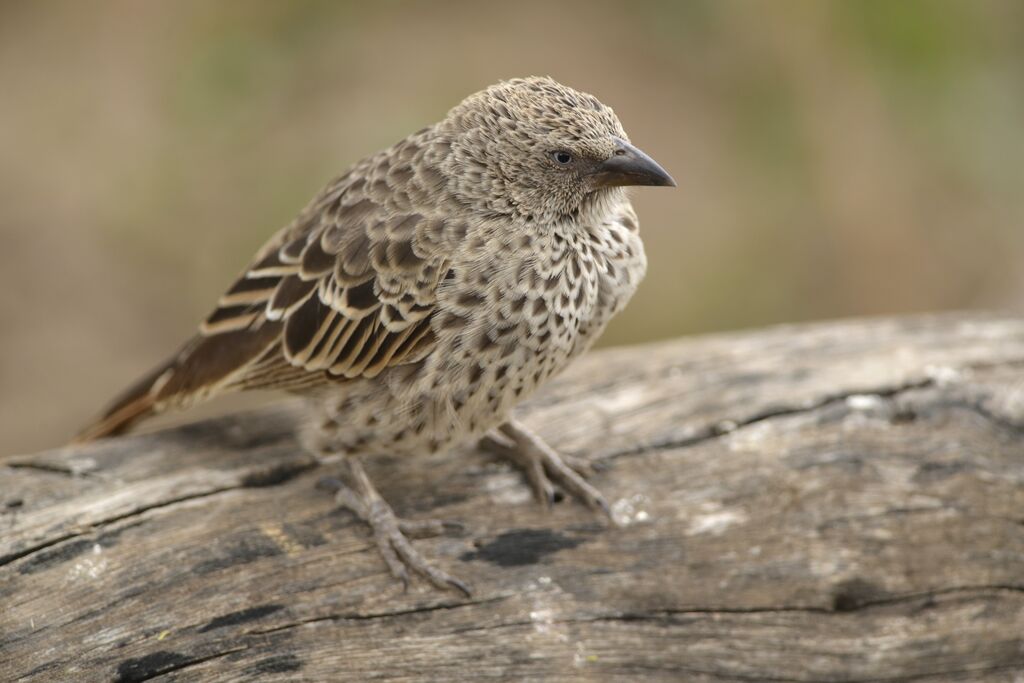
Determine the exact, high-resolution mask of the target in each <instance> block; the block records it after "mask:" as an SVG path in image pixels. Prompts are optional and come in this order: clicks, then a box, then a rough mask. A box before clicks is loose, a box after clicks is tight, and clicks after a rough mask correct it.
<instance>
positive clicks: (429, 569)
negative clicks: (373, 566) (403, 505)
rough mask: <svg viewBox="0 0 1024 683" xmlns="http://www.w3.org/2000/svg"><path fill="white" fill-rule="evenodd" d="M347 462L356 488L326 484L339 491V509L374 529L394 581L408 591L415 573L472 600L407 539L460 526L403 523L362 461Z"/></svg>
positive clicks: (457, 582) (349, 459)
mask: <svg viewBox="0 0 1024 683" xmlns="http://www.w3.org/2000/svg"><path fill="white" fill-rule="evenodd" d="M346 461H347V462H348V468H349V472H350V473H351V475H352V483H353V485H354V486H353V488H350V487H348V486H346V485H345V484H344V483H342V482H341V481H338V480H336V479H329V480H325V481H324V484H325V485H326V486H328V487H330V488H332V489H335V491H336V492H335V501H336V502H337V503H338V505H340V506H342V507H344V508H347V509H349V510H351V511H352V512H353V513H355V515H356V516H357V517H359V519H361V520H363V521H364V522H366V523H367V524H368V525H369V526H370V529H371V530H372V531H373V538H374V540H375V541H376V542H377V549H378V550H379V551H380V554H381V557H383V558H384V562H385V563H386V564H387V566H388V569H389V570H391V573H392V574H393V575H394V577H395V578H396V579H399V580H401V582H402V583H403V584H404V585H405V586H406V587H408V585H409V569H412V570H413V571H416V572H418V573H419V574H420V575H422V576H423V577H425V578H426V579H427V580H429V581H430V582H431V583H432V584H434V585H435V586H437V587H438V588H442V589H443V588H455V589H456V590H459V591H461V592H462V593H463V594H465V595H466V596H467V597H469V595H470V590H469V587H468V586H467V585H466V584H465V583H463V582H462V581H460V580H459V579H457V578H455V577H454V576H451V575H450V574H446V573H445V572H443V571H441V570H440V569H437V568H436V567H434V566H432V565H431V564H430V563H429V562H427V560H426V559H425V558H424V557H423V556H422V555H420V553H419V552H417V551H416V549H415V548H413V546H412V544H411V543H410V542H409V538H407V535H408V536H410V537H413V538H423V537H426V536H437V535H439V534H442V533H444V532H445V530H447V529H449V528H453V527H457V526H458V525H453V524H451V523H448V522H442V521H439V520H433V519H431V520H422V521H417V520H406V519H401V518H400V517H398V516H396V515H395V512H394V510H392V509H391V506H390V505H388V503H387V501H386V500H384V498H383V497H382V496H381V495H380V493H378V491H377V489H376V487H374V485H373V482H371V481H370V477H369V476H368V475H367V474H366V470H365V469H363V464H362V463H361V462H360V461H359V459H358V458H356V457H355V456H348V457H347V458H346Z"/></svg>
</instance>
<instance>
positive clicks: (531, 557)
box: [459, 529, 583, 567]
mask: <svg viewBox="0 0 1024 683" xmlns="http://www.w3.org/2000/svg"><path fill="white" fill-rule="evenodd" d="M582 542H583V541H582V540H578V539H574V538H569V537H567V536H564V535H562V534H560V533H558V532H556V531H552V530H550V529H513V530H511V531H506V532H504V533H502V534H501V535H499V536H498V537H497V538H495V539H494V540H493V541H489V542H487V543H484V544H483V545H481V546H479V547H478V548H477V550H476V551H474V552H468V553H464V554H463V555H462V556H461V557H460V558H459V559H460V560H462V561H463V562H470V561H473V560H483V561H485V562H490V563H491V564H495V565H498V566H499V567H519V566H522V565H529V564H537V563H538V562H540V561H541V560H543V559H545V558H546V557H547V556H548V555H552V554H554V553H557V552H558V551H559V550H569V549H572V548H575V547H576V546H578V545H579V544H580V543H582Z"/></svg>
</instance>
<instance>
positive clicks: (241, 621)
mask: <svg viewBox="0 0 1024 683" xmlns="http://www.w3.org/2000/svg"><path fill="white" fill-rule="evenodd" d="M296 414H297V409H296V404H294V403H289V404H285V405H284V406H281V407H277V408H274V409H269V410H263V411H258V412H254V413H248V414H242V415H238V416H235V417H230V418H224V419H218V420H214V421H209V422H205V423H200V424H194V425H190V426H186V427H182V428H178V429H173V430H168V431H164V432H159V433H155V434H150V435H142V436H133V437H127V438H121V439H116V440H111V441H107V442H102V443H97V444H94V445H90V446H86V447H77V448H65V449H61V450H55V451H50V452H46V453H41V454H37V455H32V456H19V457H9V458H6V459H4V460H2V461H0V506H4V507H3V509H2V515H0V530H2V532H0V680H40V681H63V680H74V681H89V680H110V679H116V680H122V681H142V680H150V679H162V680H211V681H226V680H239V679H242V680H245V679H252V678H260V680H316V681H324V680H353V681H361V680H371V679H373V680H405V681H412V680H593V681H607V680H621V681H636V680H664V681H668V680H689V681H732V680H737V681H739V680H742V681H752V680H753V681H761V680H772V681H812V680H813V681H869V680H871V681H877V680H886V681H911V680H913V681H917V680H936V681H938V680H979V681H1011V680H1018V681H1019V680H1020V678H1019V676H1020V675H1021V672H1022V671H1024V485H1022V484H1024V321H1021V320H1014V319H1007V318H1000V317H996V316H985V315H944V316H927V317H915V318H907V319H897V320H868V321H850V322H839V323H829V324H818V325H811V326H795V327H780V328H774V329H770V330H766V331H758V332H751V333H743V334H733V335H720V336H713V337H705V338H700V339H693V340H684V341H674V342H669V343H662V344H656V345H651V346H646V347H640V348H629V349H620V350H612V351H604V352H599V353H594V354H592V355H590V356H588V357H587V358H585V359H583V360H582V361H580V362H579V363H578V364H577V365H576V366H575V367H574V369H573V370H571V371H570V372H569V373H567V374H566V375H565V376H563V377H562V378H561V379H559V380H558V381H556V382H555V383H553V384H552V385H551V386H550V387H548V388H547V390H545V391H544V392H543V393H542V394H541V395H539V396H538V397H537V398H536V399H534V400H532V401H530V402H529V403H528V404H527V405H524V406H523V408H522V411H521V416H522V417H523V419H524V420H525V421H526V422H527V423H528V424H531V425H532V426H534V427H535V428H536V429H537V430H538V431H539V432H540V433H541V434H542V435H543V436H544V437H546V438H547V439H548V440H549V441H550V443H552V444H553V445H554V446H556V447H558V448H560V449H561V450H563V451H564V452H568V453H573V454H576V455H580V456H584V457H588V458H592V459H593V460H594V462H595V463H597V464H598V465H600V466H601V469H600V471H599V472H598V474H597V476H596V477H595V483H596V484H597V485H598V486H599V487H600V488H602V490H603V491H604V492H605V493H606V494H607V495H608V496H609V499H610V500H613V501H615V504H614V508H615V516H616V519H617V521H618V524H617V525H615V526H612V525H609V524H606V523H602V522H601V520H599V519H597V518H595V517H594V515H593V514H592V513H591V512H589V511H588V510H587V509H585V508H584V507H582V506H580V505H577V504H575V503H571V502H563V503H560V504H558V505H556V506H555V507H554V509H553V510H551V511H545V510H544V509H543V508H542V507H540V506H539V505H537V504H535V503H534V502H533V501H532V500H531V497H530V493H529V490H528V489H527V487H526V484H525V481H524V479H523V477H522V476H521V475H520V473H518V472H515V471H513V470H510V469H509V468H508V467H507V466H506V465H504V464H501V463H498V462H495V461H494V460H493V459H491V458H489V457H488V456H487V455H486V454H484V453H482V452H480V451H478V450H476V449H466V450H465V451H464V452H459V453H453V454H450V455H447V456H438V457H423V458H419V459H410V460H401V461H379V462H376V463H372V464H371V470H372V471H371V474H372V475H374V476H375V480H376V482H377V484H378V486H379V488H380V490H381V492H382V493H383V494H384V495H385V497H386V498H387V499H388V500H389V501H391V503H392V504H393V505H394V507H395V509H396V510H397V511H398V512H399V514H403V515H406V516H410V517H413V518H416V517H427V516H429V517H440V518H444V519H451V520H458V521H461V522H463V523H464V524H465V530H464V531H463V532H461V533H457V534H453V535H450V536H446V537H441V538H433V539H424V540H418V541H416V543H417V544H418V545H419V547H420V548H421V549H422V550H423V551H424V552H425V553H426V554H427V555H428V556H429V557H432V558H435V559H436V560H437V562H438V564H439V566H441V567H443V568H444V569H446V570H448V571H451V572H452V573H454V574H456V575H458V576H460V577H462V578H464V579H466V580H468V581H469V582H470V583H471V584H472V585H473V587H474V595H473V597H472V598H470V599H465V598H463V597H461V596H459V595H456V594H454V593H443V592H439V591H437V590H435V589H432V588H430V587H429V586H427V585H426V584H425V583H423V582H419V583H414V584H413V585H412V586H411V587H410V589H409V590H408V591H405V592H403V589H402V586H401V585H400V584H399V583H397V582H396V581H395V580H393V579H392V577H391V576H390V575H389V574H388V573H387V571H386V569H385V566H384V564H383V562H382V561H381V559H380V558H379V556H378V554H377V552H376V550H375V548H374V547H373V543H372V540H371V539H370V538H369V536H368V532H367V530H366V529H365V528H364V526H363V525H362V524H361V523H359V522H357V521H356V520H355V519H354V518H353V516H352V515H351V514H350V513H348V512H346V511H344V510H338V509H336V508H335V507H334V505H333V503H332V497H331V496H330V495H329V494H328V493H325V492H321V491H318V490H317V488H316V482H317V481H318V480H319V479H320V478H321V477H324V476H326V475H330V474H332V472H330V471H326V468H324V467H318V466H316V465H315V464H314V462H313V460H312V459H311V458H310V457H309V456H308V455H306V454H304V453H303V452H302V450H301V449H300V448H299V446H298V445H297V443H296V441H295V439H294V437H293V435H292V425H293V421H294V420H295V419H296Z"/></svg>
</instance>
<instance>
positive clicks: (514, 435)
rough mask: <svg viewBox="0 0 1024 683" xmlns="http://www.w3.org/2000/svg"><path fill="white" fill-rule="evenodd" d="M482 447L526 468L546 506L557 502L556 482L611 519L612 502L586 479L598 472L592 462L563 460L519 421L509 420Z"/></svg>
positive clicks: (487, 437) (563, 458)
mask: <svg viewBox="0 0 1024 683" xmlns="http://www.w3.org/2000/svg"><path fill="white" fill-rule="evenodd" d="M481 443H482V444H483V446H484V447H485V448H487V449H488V450H491V451H495V452H497V453H499V454H500V455H503V456H505V457H507V458H509V459H511V460H513V461H515V462H516V463H517V464H519V465H520V466H522V467H523V469H524V470H525V471H526V477H527V479H528V480H529V482H530V485H531V486H532V487H533V490H534V492H535V494H536V495H537V497H538V498H539V499H540V501H541V502H542V503H543V504H544V505H545V506H547V507H550V506H551V504H552V503H553V502H554V499H555V489H554V486H553V485H552V480H554V482H555V483H557V484H558V485H559V486H561V487H562V488H563V489H564V490H565V491H566V492H568V493H569V494H571V495H572V496H573V497H574V498H576V499H578V500H580V501H582V502H583V503H585V504H586V505H587V506H588V507H590V508H593V509H597V510H600V511H601V512H603V513H604V514H605V515H606V516H607V517H608V518H611V506H609V505H608V501H607V500H605V498H604V496H603V495H601V492H600V491H598V490H597V489H596V488H594V487H593V486H591V485H590V484H589V483H587V481H586V480H585V479H584V477H585V476H587V475H589V474H592V473H593V471H594V467H593V465H592V464H591V463H590V462H589V461H587V460H584V459H583V458H578V457H575V456H560V455H559V454H558V453H557V452H556V451H555V450H554V449H552V448H551V447H550V446H548V445H547V444H546V443H544V441H543V440H541V438H540V437H538V436H537V435H536V434H534V433H533V432H531V431H530V430H529V429H527V428H526V427H525V426H523V425H522V424H520V423H519V422H516V421H515V420H509V421H508V422H506V423H505V424H503V425H502V426H501V427H499V431H497V432H492V433H491V434H488V435H487V436H486V437H484V439H482V440H481Z"/></svg>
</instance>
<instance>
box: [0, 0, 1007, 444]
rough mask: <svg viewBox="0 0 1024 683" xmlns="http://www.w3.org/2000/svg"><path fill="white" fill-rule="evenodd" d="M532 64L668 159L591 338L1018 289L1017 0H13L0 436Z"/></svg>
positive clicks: (182, 313) (49, 438)
mask: <svg viewBox="0 0 1024 683" xmlns="http://www.w3.org/2000/svg"><path fill="white" fill-rule="evenodd" d="M529 74H550V75H552V76H553V77H555V78H556V79H558V80H560V81H562V82H564V83H566V84H569V85H571V86H573V87H576V88H578V89H581V90H585V91H589V92H592V93H594V94H595V95H597V96H598V97H599V98H601V99H602V100H603V101H604V102H605V103H607V104H609V105H611V106H612V107H614V108H615V110H616V112H617V113H618V114H619V117H620V118H621V119H622V121H623V123H624V125H625V126H626V129H627V130H628V131H629V132H630V135H631V137H632V139H633V141H634V142H635V143H636V144H637V145H639V146H640V147H641V148H643V149H645V150H646V151H648V152H649V153H651V154H652V155H653V156H654V157H655V158H656V159H658V160H659V161H660V162H661V163H662V164H663V165H664V166H665V167H666V168H668V169H669V170H670V171H671V172H672V173H673V175H674V176H675V177H676V179H677V180H678V181H679V188H678V189H676V190H672V191H668V190H638V191H635V192H634V197H635V205H636V207H637V210H638V212H639V214H640V218H641V230H642V232H643V235H644V238H645V240H646V242H647V245H648V253H649V256H650V271H649V275H648V278H647V280H646V282H645V283H644V285H643V286H642V288H641V290H640V292H639V293H638V294H637V296H636V298H635V299H634V302H633V304H632V305H631V306H630V308H628V309H627V311H626V312H625V313H624V314H623V315H622V316H621V317H620V318H619V319H617V320H616V321H615V322H614V324H613V325H612V327H611V328H610V329H609V331H608V333H607V335H606V337H605V338H604V342H603V343H604V344H624V343H633V342H641V341H645V340H651V339H659V338H665V337H671V336H676V335H682V334H694V333H700V332H705V331H713V330H723V329H731V328H739V327H750V326H757V325H765V324H769V323H776V322H790V321H800V320H809V319H816V318H834V317H840V316H862V315H875V314H885V313H897V312H909V311H922V310H936V309H953V308H992V307H1000V308H1008V309H1011V310H1018V311H1020V310H1021V309H1022V308H1024V258H1022V257H1024V229H1022V219H1024V171H1022V161H1024V134H1022V130H1024V3H1022V2H1019V1H1017V0H1006V1H1003V2H998V1H995V0H992V1H989V0H960V1H948V2H943V1H941V0H929V1H921V2H912V1H909V0H899V1H896V0H874V1H861V2H857V1H854V0H849V1H843V2H840V1H835V2H826V1H820V2H819V1H816V0H806V1H782V0H780V1H772V2H769V1H767V0H763V1H753V0H732V1H721V0H704V1H699V2H693V1H690V2H671V1H667V0H666V1H664V2H631V3H621V2H601V1H597V0H586V1H580V2H550V1H525V2H524V1H520V2H501V3H496V2H495V3H492V2H378V3H344V2H327V1H322V2H318V1H307V2H287V3H286V2H254V1H248V0H247V1H245V2H242V1H241V0H237V1H232V2H207V1H201V0H191V1H176V2H138V1H134V0H111V1H107V2H102V3H101V2H90V3H86V2H77V1H71V0H69V1H66V2H58V1H47V2H3V3H2V4H0V102H2V104H0V230H2V235H3V242H2V246H3V248H2V249H0V274H2V275H0V277H2V278H3V280H2V283H3V287H2V288H0V316H2V321H3V322H2V324H0V351H2V354H0V387H2V391H0V453H10V452H15V451H24V450H30V449H37V448H41V447H44V446H55V445H58V444H60V443H63V442H64V441H65V440H66V438H67V437H68V436H69V435H70V434H71V433H72V432H73V431H74V430H75V428H76V427H78V426H80V425H81V424H82V423H83V422H84V421H85V420H86V419H88V418H89V417H91V416H92V415H93V414H95V413H96V411H98V410H99V409H100V407H101V406H102V405H103V404H104V403H105V402H106V401H107V400H108V399H110V398H111V397H112V396H113V394H114V393H116V392H117V391H118V390H120V389H121V388H123V387H124V385H126V384H127V383H128V382H130V381H132V380H133V379H135V378H136V376H138V375H139V374H141V373H142V372H143V371H145V370H148V369H149V368H150V367H151V366H152V365H154V364H155V363H157V362H158V361H160V360H162V359H163V358H164V357H165V356H167V355H169V354H170V353H171V352H172V351H174V350H175V348H176V347H177V345H178V344H179V343H180V342H181V341H183V340H184V339H185V338H186V337H188V336H189V335H190V334H191V333H192V330H193V328H194V326H195V324H196V323H197V322H198V320H200V319H201V318H202V317H203V316H204V315H205V313H206V312H207V310H208V309H209V308H210V306H211V304H212V303H213V302H214V301H215V299H216V298H217V297H218V295H219V294H220V293H221V291H222V289H223V288H224V287H225V286H226V285H227V284H228V283H229V281H230V280H231V278H232V276H233V275H235V274H236V272H237V271H239V270H240V269H241V268H242V267H243V266H245V265H246V263H247V261H248V258H249V256H250V255H251V254H252V252H253V251H254V250H255V249H256V248H257V247H258V246H259V245H260V244H261V243H262V242H263V240H264V239H266V238H267V237H268V236H269V235H270V234H271V233H272V232H273V231H274V230H275V229H277V228H278V227H279V226H281V225H283V224H285V223H287V222H288V221H289V220H290V219H291V218H292V216H293V215H294V214H295V213H296V212H297V211H298V210H299V209H300V208H301V207H302V206H303V205H304V204H305V202H306V201H307V200H308V199H309V198H310V197H311V196H312V195H313V194H314V193H315V192H316V191H317V190H318V189H319V188H320V187H321V185H322V184H323V183H324V182H325V181H326V180H327V179H328V178H330V177H331V176H332V175H334V174H336V173H337V172H338V171H340V170H342V169H343V168H344V167H346V166H347V165H349V164H350V163H351V162H353V161H355V160H356V159H358V158H359V157H361V156H363V155H365V154H368V153H370V152H373V151H375V150H377V149H379V148H381V147H384V146H387V145H389V144H391V143H392V142H394V141H396V140H398V139H400V138H402V137H404V136H405V135H406V134H408V133H409V132H412V131H413V130H416V129H419V128H421V127H422V126H424V125H425V124H427V123H430V122H433V121H435V120H437V119H439V118H440V117H442V116H443V115H444V113H445V112H446V110H447V109H448V108H450V107H451V106H453V105H454V104H456V103H457V102H458V101H459V100H460V99H461V98H462V97H464V96H465V95H467V94H469V93H471V92H473V91H475V90H478V89H480V88H482V87H485V86H486V85H488V84H490V83H493V82H495V81H497V80H500V79H503V78H509V77H514V76H521V75H529ZM192 416H194V414H193V415H192Z"/></svg>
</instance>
